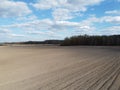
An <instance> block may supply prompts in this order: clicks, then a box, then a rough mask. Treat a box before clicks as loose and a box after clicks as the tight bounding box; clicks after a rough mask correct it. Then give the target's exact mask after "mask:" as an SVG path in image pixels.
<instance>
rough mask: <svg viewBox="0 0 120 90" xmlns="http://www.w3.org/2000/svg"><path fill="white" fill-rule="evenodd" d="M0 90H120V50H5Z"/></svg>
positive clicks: (0, 61)
mask: <svg viewBox="0 0 120 90" xmlns="http://www.w3.org/2000/svg"><path fill="white" fill-rule="evenodd" d="M0 90H120V47H104V46H102V47H99V46H76V47H75V46H70V47H62V46H47V45H46V46H38V45H28V46H26V45H22V46H1V47H0Z"/></svg>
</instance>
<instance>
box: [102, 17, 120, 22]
mask: <svg viewBox="0 0 120 90" xmlns="http://www.w3.org/2000/svg"><path fill="white" fill-rule="evenodd" d="M100 20H101V21H102V22H108V23H114V24H120V16H104V17H102V18H101V19H100Z"/></svg>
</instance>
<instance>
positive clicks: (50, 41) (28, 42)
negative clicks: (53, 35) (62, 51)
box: [20, 40, 63, 44]
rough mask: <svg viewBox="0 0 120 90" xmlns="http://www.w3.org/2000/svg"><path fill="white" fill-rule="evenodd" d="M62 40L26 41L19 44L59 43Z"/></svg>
mask: <svg viewBox="0 0 120 90" xmlns="http://www.w3.org/2000/svg"><path fill="white" fill-rule="evenodd" d="M62 42H63V40H45V41H27V42H20V44H61V43H62Z"/></svg>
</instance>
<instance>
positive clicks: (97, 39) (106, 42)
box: [61, 35, 120, 46]
mask: <svg viewBox="0 0 120 90" xmlns="http://www.w3.org/2000/svg"><path fill="white" fill-rule="evenodd" d="M61 45H62V46H72V45H92V46H93V45H94V46H119V45H120V35H109V36H105V35H104V36H89V35H79V36H72V37H70V38H65V40H64V41H63V42H62V43H61Z"/></svg>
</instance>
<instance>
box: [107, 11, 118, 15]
mask: <svg viewBox="0 0 120 90" xmlns="http://www.w3.org/2000/svg"><path fill="white" fill-rule="evenodd" d="M105 14H112V15H120V10H112V11H106V12H105Z"/></svg>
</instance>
